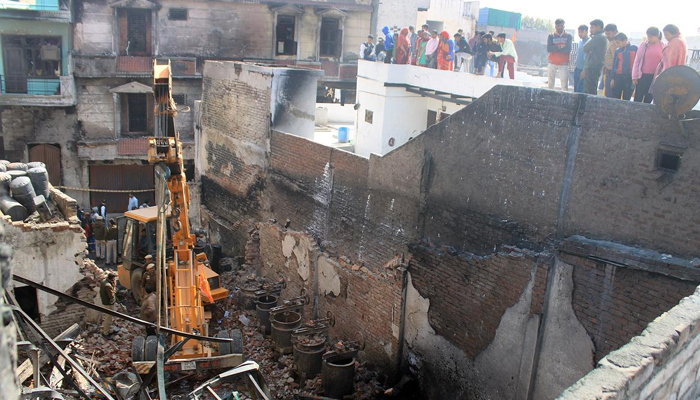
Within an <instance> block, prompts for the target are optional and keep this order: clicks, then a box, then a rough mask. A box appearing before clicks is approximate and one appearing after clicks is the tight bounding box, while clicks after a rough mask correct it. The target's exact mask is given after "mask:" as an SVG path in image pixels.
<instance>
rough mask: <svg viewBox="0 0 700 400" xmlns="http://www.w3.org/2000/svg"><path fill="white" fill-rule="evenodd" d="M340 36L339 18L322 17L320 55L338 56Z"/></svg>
mask: <svg viewBox="0 0 700 400" xmlns="http://www.w3.org/2000/svg"><path fill="white" fill-rule="evenodd" d="M341 37H342V34H341V31H340V20H338V19H337V18H323V19H322V20H321V43H320V46H321V49H320V50H321V51H320V54H321V56H322V57H340V50H341V43H340V40H341Z"/></svg>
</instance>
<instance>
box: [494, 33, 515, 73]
mask: <svg viewBox="0 0 700 400" xmlns="http://www.w3.org/2000/svg"><path fill="white" fill-rule="evenodd" d="M496 40H497V41H498V43H499V44H500V45H501V51H497V52H495V53H494V52H489V54H491V55H494V56H496V57H498V71H499V75H498V77H499V78H503V72H504V68H503V67H504V66H506V64H507V67H508V77H509V78H510V79H515V63H517V62H518V52H517V51H515V44H514V43H513V41H512V40H510V39H507V38H506V34H505V33H503V32H501V33H499V34H498V36H496Z"/></svg>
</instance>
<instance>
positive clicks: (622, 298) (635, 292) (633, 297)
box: [558, 238, 700, 361]
mask: <svg viewBox="0 0 700 400" xmlns="http://www.w3.org/2000/svg"><path fill="white" fill-rule="evenodd" d="M654 253H655V252H649V251H644V252H643V251H639V250H638V249H632V248H627V247H625V246H619V245H613V244H610V243H605V242H600V241H590V240H585V239H580V240H579V239H577V238H573V239H568V240H567V241H566V242H565V243H564V244H563V245H562V247H561V251H560V253H559V256H558V257H559V259H561V260H562V261H564V262H566V263H567V264H570V265H573V266H574V274H573V280H574V292H573V308H574V312H575V313H576V317H577V318H578V320H579V321H581V323H582V324H583V326H584V327H585V328H586V331H587V332H588V334H589V336H590V337H591V339H592V340H593V344H594V345H595V354H594V358H595V360H596V361H599V360H600V359H601V358H603V357H604V356H605V355H607V354H608V353H610V352H611V351H613V350H616V349H618V348H620V347H622V346H623V345H625V344H626V343H628V342H629V341H630V339H632V338H633V337H634V336H636V335H638V334H640V333H641V332H642V331H643V330H644V328H646V326H647V324H649V323H650V322H651V321H653V320H654V318H656V317H657V316H659V315H660V314H662V313H664V312H666V311H668V310H670V309H671V308H673V307H674V306H675V305H676V304H678V302H679V301H680V300H681V299H682V298H684V297H686V296H689V295H691V294H692V293H693V292H694V291H695V286H696V285H697V284H698V283H700V277H698V276H697V274H698V272H696V271H693V270H694V269H695V268H693V267H691V266H683V265H682V264H683V261H682V260H678V261H669V260H663V261H664V264H666V265H665V266H664V267H655V266H654V264H656V263H657V262H660V261H662V260H661V259H662V256H661V255H660V254H658V253H656V257H654V255H655V254H654ZM655 258H656V260H655ZM625 260H626V261H625ZM625 262H626V264H629V265H625V264H622V263H625ZM668 264H676V265H668ZM683 269H687V270H689V271H690V272H694V273H695V276H694V277H691V276H686V275H685V274H682V273H681V271H682V270H683ZM674 270H676V271H678V272H674ZM647 271H653V272H647Z"/></svg>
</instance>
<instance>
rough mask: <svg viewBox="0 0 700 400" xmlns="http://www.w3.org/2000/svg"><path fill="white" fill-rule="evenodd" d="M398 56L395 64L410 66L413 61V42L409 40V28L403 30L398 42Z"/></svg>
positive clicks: (395, 58)
mask: <svg viewBox="0 0 700 400" xmlns="http://www.w3.org/2000/svg"><path fill="white" fill-rule="evenodd" d="M395 43H396V47H394V48H395V49H396V56H395V57H394V63H395V64H410V61H411V42H409V39H408V28H403V29H401V34H400V35H399V36H398V38H397V40H396V42H395Z"/></svg>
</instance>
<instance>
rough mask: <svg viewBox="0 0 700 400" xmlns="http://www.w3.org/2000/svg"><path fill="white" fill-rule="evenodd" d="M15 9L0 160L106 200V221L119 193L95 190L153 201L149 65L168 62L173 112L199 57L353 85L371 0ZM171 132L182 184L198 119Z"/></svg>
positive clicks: (189, 96) (9, 16) (191, 92)
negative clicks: (42, 167)
mask: <svg viewBox="0 0 700 400" xmlns="http://www.w3.org/2000/svg"><path fill="white" fill-rule="evenodd" d="M49 3H51V2H49ZM23 4H24V3H18V6H17V8H18V9H12V10H2V11H1V13H0V18H3V19H2V21H3V24H2V25H3V27H2V32H1V33H2V40H3V52H2V53H3V63H2V65H3V69H2V70H0V75H2V77H3V78H2V82H3V90H2V95H0V107H2V109H1V111H0V112H1V113H2V127H1V128H0V129H2V133H3V134H2V136H3V143H0V150H1V151H3V153H4V154H0V158H8V159H11V160H13V161H15V160H16V161H28V160H32V161H33V160H39V161H44V162H45V163H46V164H47V165H49V167H50V169H51V179H52V183H54V185H64V186H66V187H68V188H69V189H67V190H72V192H71V195H72V196H73V197H75V198H76V199H77V200H78V202H79V204H81V205H83V206H86V205H88V204H90V205H97V204H99V203H100V202H101V201H102V200H103V199H106V201H107V206H108V209H109V210H111V211H114V212H121V211H124V210H125V209H126V205H127V193H126V192H124V193H112V194H109V195H107V194H106V193H101V192H95V191H94V190H96V189H97V190H99V189H116V190H124V191H126V190H132V189H134V190H144V192H141V193H139V194H138V196H137V197H138V198H139V200H140V201H141V202H143V201H149V200H152V193H151V192H149V191H147V190H149V189H151V188H152V187H153V173H152V168H153V167H152V166H150V165H147V163H146V137H148V136H149V135H150V134H151V133H152V131H153V111H152V105H153V100H152V96H151V95H150V94H151V93H152V91H151V86H152V70H153V63H154V62H163V63H165V62H170V63H171V64H172V71H173V94H174V99H175V101H176V103H178V105H180V106H181V107H180V109H181V111H183V110H184V109H185V107H184V106H189V107H193V106H194V103H195V101H197V100H199V99H200V98H201V96H202V94H201V93H202V67H203V63H204V60H246V61H250V62H255V63H260V64H266V65H278V66H297V67H303V68H310V69H315V70H319V71H323V77H322V78H321V80H320V82H319V86H320V87H324V86H326V87H338V88H354V86H355V80H356V75H357V58H358V55H357V53H358V52H359V48H360V44H361V43H362V42H363V41H364V40H365V39H366V36H367V34H368V33H369V32H370V24H371V19H372V15H373V14H372V10H373V6H372V2H371V1H370V0H350V1H348V0H345V1H343V0H338V1H333V2H326V1H289V2H268V1H260V2H255V3H250V2H243V1H240V2H239V1H233V2H216V1H205V2H185V1H159V2H151V1H147V0H136V1H133V0H124V1H102V0H85V1H83V0H79V1H73V2H68V1H65V2H59V1H58V0H56V1H55V4H52V5H50V6H46V4H47V2H43V3H42V4H41V5H39V6H37V5H34V6H31V5H30V6H27V5H23ZM37 4H38V3H37ZM20 7H22V8H23V9H19V8H20ZM47 7H48V8H47ZM38 33H41V35H44V34H45V35H44V36H40V35H39V36H37V34H38ZM27 54H32V56H31V57H30V58H31V59H29V58H27V57H29V56H27ZM175 123H176V128H177V129H178V130H179V131H180V134H181V138H182V139H183V144H184V146H183V147H184V152H185V157H186V159H187V162H186V164H187V166H188V173H189V174H190V176H191V173H192V168H193V165H194V164H193V162H192V160H193V159H194V136H195V133H196V131H197V129H198V128H197V127H198V126H199V125H200V121H195V119H194V116H193V113H187V112H180V114H179V115H178V117H177V118H176V120H175ZM83 188H90V189H92V190H93V192H88V191H84V190H78V189H83Z"/></svg>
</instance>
